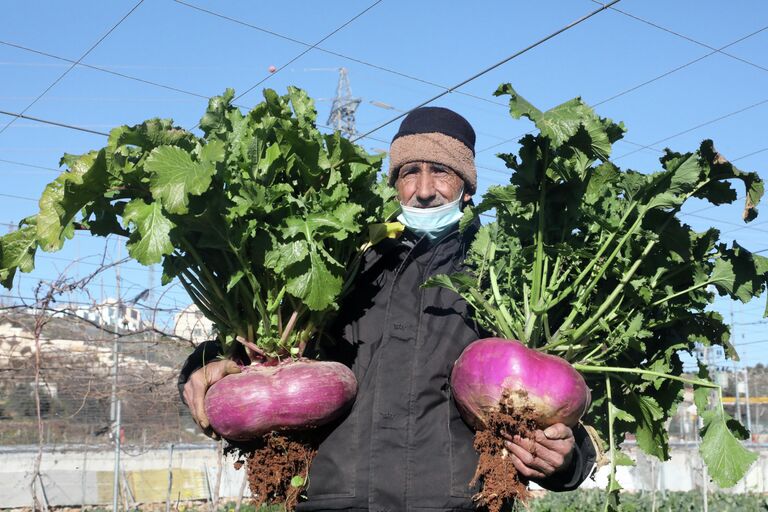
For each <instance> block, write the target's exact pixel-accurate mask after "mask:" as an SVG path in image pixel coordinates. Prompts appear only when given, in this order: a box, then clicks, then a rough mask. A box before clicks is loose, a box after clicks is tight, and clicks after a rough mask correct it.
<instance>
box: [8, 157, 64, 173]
mask: <svg viewBox="0 0 768 512" xmlns="http://www.w3.org/2000/svg"><path fill="white" fill-rule="evenodd" d="M0 162H3V163H6V164H11V165H20V166H22V167H30V168H32V169H42V170H43V171H51V172H55V173H60V172H61V169H54V168H53V167H44V166H42V165H34V164H28V163H26V162H17V161H15V160H6V159H5V158H0Z"/></svg>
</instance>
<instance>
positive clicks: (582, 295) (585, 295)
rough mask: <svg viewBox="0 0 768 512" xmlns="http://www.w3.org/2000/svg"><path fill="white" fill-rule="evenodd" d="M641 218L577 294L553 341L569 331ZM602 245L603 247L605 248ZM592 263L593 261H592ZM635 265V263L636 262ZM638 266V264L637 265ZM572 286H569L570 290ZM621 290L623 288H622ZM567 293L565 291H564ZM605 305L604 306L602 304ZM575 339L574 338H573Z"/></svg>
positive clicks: (556, 301) (639, 219)
mask: <svg viewBox="0 0 768 512" xmlns="http://www.w3.org/2000/svg"><path fill="white" fill-rule="evenodd" d="M642 219H643V216H642V215H639V216H638V218H637V219H636V220H635V222H634V223H633V224H632V227H630V228H629V231H627V232H626V233H625V234H624V236H623V237H621V240H619V243H618V244H616V247H614V249H613V251H612V252H611V254H610V255H609V256H608V258H606V260H605V262H604V263H603V265H602V267H600V270H598V271H597V272H596V273H595V275H594V277H593V278H592V280H591V281H590V282H589V284H588V285H587V287H586V289H585V290H583V291H581V292H579V299H578V300H577V301H576V303H575V304H574V305H573V306H572V307H571V312H570V313H569V314H568V317H567V318H566V319H565V321H564V322H563V323H562V324H561V325H560V328H559V329H558V330H557V332H556V333H555V339H556V340H557V339H558V338H559V337H560V335H561V334H562V333H564V332H566V331H567V330H568V329H570V327H571V325H572V324H573V322H574V321H575V320H576V317H577V316H578V314H579V312H580V311H581V310H582V306H583V305H584V303H585V302H586V301H587V300H588V299H589V298H590V293H591V292H592V290H593V289H594V288H595V286H597V284H598V283H599V282H600V280H601V279H602V278H603V275H605V272H607V270H608V269H609V268H610V265H611V264H612V263H613V260H614V259H615V258H616V256H618V254H619V252H620V251H621V248H622V247H623V246H624V244H625V243H626V242H627V240H629V238H630V237H631V236H632V235H633V234H634V233H635V231H636V230H637V229H638V228H639V227H640V224H641V222H642ZM611 241H612V237H609V240H608V242H606V245H607V244H609V243H610V242H611ZM606 245H604V246H603V247H606ZM601 252H602V247H601V249H600V251H598V254H600V253H601ZM593 261H594V260H593ZM636 263H637V262H636ZM637 266H639V264H637ZM572 286H573V285H571V286H569V288H571V287H572ZM622 288H623V287H622ZM566 291H567V290H566ZM564 293H565V292H563V294H561V295H560V297H563V298H565V295H564ZM560 297H558V299H557V300H555V302H554V303H553V305H554V304H556V303H558V302H559V300H560ZM603 305H605V304H603ZM574 339H575V338H574Z"/></svg>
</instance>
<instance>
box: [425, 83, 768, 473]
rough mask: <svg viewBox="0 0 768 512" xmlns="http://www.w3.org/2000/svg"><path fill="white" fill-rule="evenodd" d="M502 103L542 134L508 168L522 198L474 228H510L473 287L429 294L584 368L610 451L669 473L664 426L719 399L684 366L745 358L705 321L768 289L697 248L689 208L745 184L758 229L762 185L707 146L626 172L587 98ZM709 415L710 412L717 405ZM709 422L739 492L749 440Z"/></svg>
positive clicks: (490, 200) (613, 134)
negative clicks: (683, 411)
mask: <svg viewBox="0 0 768 512" xmlns="http://www.w3.org/2000/svg"><path fill="white" fill-rule="evenodd" d="M496 95H509V96H510V102H509V105H510V113H511V114H512V116H513V117H515V118H519V117H521V116H525V117H527V118H529V119H530V120H531V121H533V122H534V123H535V125H536V128H538V132H539V133H538V134H536V135H526V136H524V137H523V138H522V139H521V140H520V144H521V148H520V151H519V155H517V156H515V155H510V154H502V155H499V156H500V158H502V159H503V160H504V161H505V163H506V165H507V166H508V167H509V168H510V169H512V170H513V171H514V173H513V175H512V177H511V182H510V184H509V185H507V186H503V187H492V188H491V189H490V190H489V191H488V193H487V194H486V195H485V197H484V198H483V201H482V202H481V203H480V204H479V205H478V206H477V208H475V209H474V210H471V211H468V212H467V213H466V214H465V217H464V218H463V219H462V225H464V226H466V225H467V224H468V223H470V222H471V221H472V220H473V219H474V217H476V216H477V215H479V214H480V213H482V212H486V211H489V210H495V212H496V221H495V222H494V223H491V224H489V225H486V226H484V227H483V228H481V230H480V232H479V234H478V236H477V238H476V240H475V242H474V245H473V246H472V248H471V251H470V255H469V258H468V264H469V267H470V269H471V270H472V272H471V273H464V274H455V275H451V276H438V277H436V278H433V279H432V280H431V281H430V282H429V283H428V285H440V286H446V287H449V288H452V289H454V290H456V291H457V292H459V293H460V294H461V295H462V296H464V297H465V298H466V300H467V301H468V302H469V303H470V304H471V305H472V306H473V307H474V310H475V315H476V317H477V319H478V320H479V321H480V322H481V324H483V325H484V326H485V327H486V328H488V329H489V330H491V331H492V332H494V333H496V334H498V335H501V336H504V337H506V338H511V339H518V340H521V341H523V342H525V343H527V344H528V345H529V346H530V347H534V348H536V349H538V350H541V351H544V352H548V353H553V354H556V355H559V356H562V357H564V358H565V359H566V360H568V361H569V362H571V363H574V366H575V367H576V368H577V369H579V370H580V371H582V372H584V373H586V374H587V377H588V380H589V383H590V386H591V387H592V390H593V394H592V396H593V397H594V398H595V399H594V402H593V404H592V407H591V410H590V412H589V414H588V420H589V421H590V422H592V423H594V424H595V426H596V427H597V428H598V430H599V431H601V433H602V434H603V436H604V437H606V438H608V437H610V439H609V440H610V445H611V447H612V448H615V441H618V440H620V439H623V437H624V434H625V433H627V432H629V433H632V434H634V435H635V436H636V438H637V442H638V444H639V446H640V447H641V448H642V449H643V450H645V451H646V452H647V453H650V454H653V455H656V456H658V457H660V458H662V459H666V458H668V456H669V448H668V442H667V432H666V428H665V421H666V420H667V419H668V418H669V416H670V414H671V413H672V412H673V408H674V406H675V405H676V403H677V402H678V401H679V400H680V398H681V396H682V391H683V386H684V382H686V381H687V382H690V383H692V384H693V385H694V387H696V388H697V389H704V390H705V391H704V393H705V394H706V392H708V391H709V389H710V388H716V386H713V385H712V384H710V383H709V381H708V380H707V379H708V375H707V374H706V371H704V373H702V374H701V375H700V376H699V378H691V379H688V378H686V377H684V376H683V365H682V363H681V360H680V357H679V355H678V352H680V351H688V352H691V351H693V350H694V348H695V344H696V343H702V344H705V345H720V346H722V347H723V348H724V349H725V351H726V354H727V355H728V356H730V357H731V358H736V357H737V355H736V352H735V351H734V349H733V347H732V346H731V345H730V343H729V341H728V339H729V331H728V328H727V326H726V325H725V324H724V323H723V321H722V318H721V317H720V315H718V314H717V313H715V312H712V311H707V310H706V308H707V306H708V305H709V304H710V303H711V302H712V300H713V292H712V290H713V289H714V290H717V291H718V292H719V293H720V294H721V295H728V296H730V297H732V298H734V299H739V300H741V301H743V302H746V301H748V300H750V299H752V298H754V297H757V296H759V295H760V294H761V293H762V292H763V291H764V290H765V289H766V283H767V282H768V258H764V257H762V256H759V255H757V254H752V253H750V252H749V251H747V250H746V249H744V248H743V247H741V246H740V245H738V244H736V243H734V244H733V245H732V246H730V247H728V246H726V244H723V243H720V242H718V237H719V232H718V231H717V230H715V229H710V230H708V231H706V232H703V233H697V232H695V231H693V230H692V229H691V228H690V227H689V226H688V225H686V224H685V223H683V222H682V221H681V220H680V219H679V217H678V216H677V215H676V214H677V213H678V212H679V211H680V208H681V207H682V205H683V203H684V202H685V201H686V200H688V199H689V198H691V197H696V198H699V199H704V200H706V201H709V202H710V203H712V204H716V205H719V204H725V203H731V202H733V201H735V200H736V192H735V191H734V189H733V188H731V186H730V184H729V182H728V181H727V180H733V179H738V180H741V181H742V182H743V183H744V185H745V187H746V190H747V200H746V206H745V209H744V219H745V220H746V221H750V220H752V219H753V218H755V217H756V216H757V210H756V209H755V206H756V205H757V203H758V201H759V200H760V197H761V196H762V194H763V183H762V181H761V180H760V178H759V177H758V176H757V174H754V173H746V172H742V171H740V170H738V169H737V168H736V167H734V166H733V165H731V164H730V163H728V162H727V161H726V160H725V159H724V158H723V157H722V156H720V155H719V154H718V153H717V152H716V151H715V150H714V147H713V144H712V142H711V141H709V140H705V141H704V142H703V143H702V144H701V147H700V148H699V150H698V151H696V152H694V153H685V154H680V153H674V152H672V151H669V150H667V151H666V152H665V154H664V156H663V157H662V158H661V165H662V167H663V170H661V171H659V172H655V173H652V174H641V173H639V172H635V171H632V170H622V169H619V168H618V167H617V166H616V165H614V164H613V163H611V162H610V161H609V157H610V154H611V145H612V144H613V143H614V142H616V141H617V140H619V139H620V138H621V137H622V135H623V132H624V127H623V125H621V124H616V123H614V122H612V121H611V120H609V119H604V118H601V117H599V116H598V115H596V114H595V112H594V111H593V110H592V109H591V108H590V107H588V106H587V105H585V104H584V103H583V102H582V101H581V100H580V99H579V98H576V99H573V100H571V101H568V102H566V103H564V104H562V105H560V106H557V107H555V108H553V109H551V110H548V111H546V112H542V111H540V110H538V109H536V108H535V107H533V106H532V105H531V104H530V103H528V102H527V101H526V100H525V99H523V98H522V97H520V96H519V95H518V94H517V93H516V92H515V90H514V89H513V88H512V87H511V86H510V85H509V84H505V85H502V86H500V87H499V89H498V90H497V91H496ZM767 314H768V311H767ZM600 374H601V375H600ZM611 388H614V389H611ZM611 391H613V392H612V393H611ZM609 397H610V398H609ZM697 403H698V404H699V406H700V409H701V410H702V411H704V406H706V396H705V397H704V401H703V402H702V401H701V400H699V401H698V402H697ZM702 417H703V418H704V428H703V429H702V435H703V437H704V441H703V443H702V451H703V453H704V458H705V460H706V462H707V463H708V464H709V469H710V474H711V476H712V477H713V478H714V479H715V481H717V482H718V483H719V484H720V485H723V486H730V485H734V484H735V483H736V481H737V480H738V479H739V478H741V476H743V474H744V473H745V471H746V469H747V468H748V467H749V465H750V463H751V462H752V461H753V460H754V455H753V454H750V453H749V452H746V451H745V450H744V449H743V448H742V447H741V445H740V444H739V443H738V442H737V440H736V438H735V437H734V436H736V437H738V438H743V434H744V432H743V431H742V430H741V429H740V428H737V427H736V426H735V422H733V421H732V420H731V419H730V417H728V416H727V414H726V413H725V412H724V410H723V408H722V405H721V404H720V403H717V404H715V408H714V410H712V411H706V412H702ZM612 454H613V455H616V454H615V453H613V451H612ZM616 460H618V459H617V456H616V457H614V461H616ZM613 483H614V484H615V481H614V482H613ZM616 485H618V484H616Z"/></svg>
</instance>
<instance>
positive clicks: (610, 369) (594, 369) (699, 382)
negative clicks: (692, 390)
mask: <svg viewBox="0 0 768 512" xmlns="http://www.w3.org/2000/svg"><path fill="white" fill-rule="evenodd" d="M573 367H574V368H575V369H576V370H577V371H580V372H584V373H633V374H636V375H648V376H651V377H661V378H664V379H670V380H676V381H679V382H684V383H686V384H692V385H695V386H701V387H704V388H711V389H719V388H720V386H718V385H717V384H713V383H712V382H709V381H707V380H703V379H689V378H688V377H680V376H679V375H670V374H668V373H662V372H655V371H653V370H641V369H639V368H622V367H620V366H593V365H588V364H578V363H576V364H574V365H573Z"/></svg>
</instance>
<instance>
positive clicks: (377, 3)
mask: <svg viewBox="0 0 768 512" xmlns="http://www.w3.org/2000/svg"><path fill="white" fill-rule="evenodd" d="M382 1H383V0H376V1H375V2H373V3H372V4H371V5H369V6H368V7H366V8H365V9H363V10H362V11H360V12H359V13H357V14H356V15H354V16H353V17H351V18H350V19H348V20H347V21H345V22H344V23H342V24H341V25H339V26H338V27H336V28H335V29H334V30H333V31H331V32H330V33H329V34H328V35H326V36H325V37H323V38H322V39H320V40H318V41H317V42H316V43H315V44H313V45H312V46H310V47H309V48H307V49H306V50H304V51H303V52H301V53H299V54H298V55H296V56H295V57H294V58H292V59H291V60H289V61H288V62H286V63H285V64H283V65H282V66H280V67H278V68H277V69H276V70H275V71H274V72H272V73H270V74H268V75H267V76H265V77H264V78H262V79H261V80H259V81H258V82H256V83H255V84H253V85H252V86H251V87H249V88H248V89H246V90H245V91H244V92H242V93H240V94H239V95H238V96H236V97H235V99H238V98H242V97H243V96H245V95H246V94H248V93H249V92H251V91H252V90H254V89H255V88H256V87H258V86H259V85H261V84H263V83H264V82H266V81H267V80H269V79H270V78H271V77H273V76H274V75H276V74H277V73H279V72H280V71H281V70H283V69H285V68H286V67H287V66H289V65H291V64H292V63H294V62H296V61H297V60H299V59H300V58H301V57H303V56H304V55H306V54H307V53H308V52H310V51H312V50H313V49H315V48H317V45H319V44H320V43H322V42H323V41H326V40H327V39H329V38H330V37H332V36H334V35H335V34H337V33H338V32H339V31H340V30H342V29H344V28H345V27H347V26H348V25H350V24H351V23H353V22H354V21H355V20H357V19H358V18H360V17H361V16H362V15H364V14H365V13H367V12H368V11H370V10H371V9H373V8H374V7H376V6H377V5H379V4H380V3H381V2H382Z"/></svg>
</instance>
